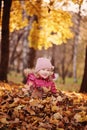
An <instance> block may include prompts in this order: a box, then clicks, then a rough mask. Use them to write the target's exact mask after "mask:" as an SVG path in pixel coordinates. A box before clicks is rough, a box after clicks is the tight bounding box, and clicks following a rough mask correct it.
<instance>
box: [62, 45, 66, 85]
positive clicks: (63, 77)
mask: <svg viewBox="0 0 87 130" xmlns="http://www.w3.org/2000/svg"><path fill="white" fill-rule="evenodd" d="M65 53H66V46H65V44H64V43H63V58H62V80H63V84H65V77H66V75H65V58H66V57H65Z"/></svg>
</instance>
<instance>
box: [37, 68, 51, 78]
mask: <svg viewBox="0 0 87 130" xmlns="http://www.w3.org/2000/svg"><path fill="white" fill-rule="evenodd" d="M51 73H52V72H51V70H49V69H41V70H40V71H38V75H39V76H40V77H42V78H44V79H46V78H48V77H49V76H50V75H51Z"/></svg>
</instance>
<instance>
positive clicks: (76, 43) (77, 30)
mask: <svg viewBox="0 0 87 130" xmlns="http://www.w3.org/2000/svg"><path fill="white" fill-rule="evenodd" d="M80 14H81V5H79V12H78V16H77V19H76V23H75V24H76V27H75V37H74V48H73V78H74V82H77V48H78V42H79V33H80V23H81V15H80Z"/></svg>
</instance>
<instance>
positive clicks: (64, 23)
mask: <svg viewBox="0 0 87 130" xmlns="http://www.w3.org/2000/svg"><path fill="white" fill-rule="evenodd" d="M56 1H57V0H56ZM60 2H61V0H60ZM54 3H55V0H50V2H48V3H47V2H44V0H32V1H31V0H29V1H28V0H24V5H23V4H21V3H20V1H18V0H16V1H14V0H13V1H12V7H11V13H10V32H13V31H14V30H19V29H21V28H23V27H25V26H27V25H28V24H29V20H28V19H27V17H26V18H25V19H24V18H23V14H22V12H23V10H24V11H25V12H26V14H27V16H31V17H32V16H33V15H36V16H37V19H38V22H35V21H34V22H33V24H32V29H31V31H30V34H29V37H28V39H29V46H30V47H34V48H35V49H42V48H43V47H44V48H45V49H47V48H49V47H51V46H52V45H53V44H56V45H59V44H62V43H66V42H67V39H70V38H72V37H73V34H72V32H71V30H70V27H71V26H72V25H73V24H72V21H71V15H70V14H69V13H68V12H65V11H62V10H56V9H55V8H54V6H53V4H54Z"/></svg>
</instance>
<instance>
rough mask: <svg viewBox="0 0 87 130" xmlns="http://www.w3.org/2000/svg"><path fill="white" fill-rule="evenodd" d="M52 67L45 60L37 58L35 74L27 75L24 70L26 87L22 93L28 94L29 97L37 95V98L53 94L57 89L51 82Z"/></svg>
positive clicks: (47, 60) (52, 76)
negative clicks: (45, 94)
mask: <svg viewBox="0 0 87 130" xmlns="http://www.w3.org/2000/svg"><path fill="white" fill-rule="evenodd" d="M53 69H54V66H52V64H51V62H50V60H49V59H47V58H43V57H41V58H38V59H37V62H36V66H35V72H33V73H29V72H28V71H29V70H28V69H27V70H25V75H26V76H27V82H26V87H25V88H24V89H23V91H24V92H29V93H30V94H31V95H33V96H35V95H38V96H39V97H41V96H42V94H43V93H44V92H45V93H46V92H51V93H53V94H55V93H56V92H57V89H56V87H55V84H54V82H53V78H54V74H53Z"/></svg>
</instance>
